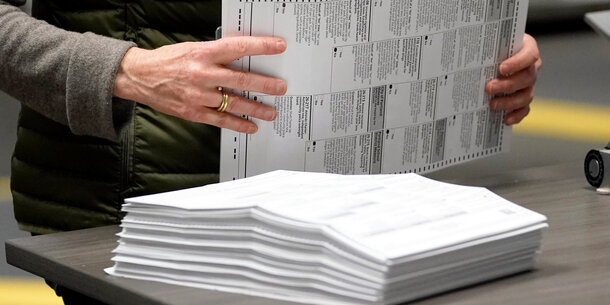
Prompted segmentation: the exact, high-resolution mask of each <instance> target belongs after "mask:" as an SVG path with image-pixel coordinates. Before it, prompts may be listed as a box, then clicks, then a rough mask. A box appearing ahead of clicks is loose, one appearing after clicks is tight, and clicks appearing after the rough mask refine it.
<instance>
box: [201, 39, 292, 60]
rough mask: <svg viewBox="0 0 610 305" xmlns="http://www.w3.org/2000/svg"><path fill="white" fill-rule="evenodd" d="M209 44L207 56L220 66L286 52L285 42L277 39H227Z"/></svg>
mask: <svg viewBox="0 0 610 305" xmlns="http://www.w3.org/2000/svg"><path fill="white" fill-rule="evenodd" d="M209 44H210V45H209V46H210V48H211V49H210V50H209V55H210V56H211V58H214V59H215V61H216V62H217V63H220V64H228V63H230V62H232V61H234V60H237V59H240V58H242V57H244V56H255V55H274V54H280V53H282V52H284V51H285V50H286V41H284V39H281V38H277V37H255V36H240V37H227V38H222V39H219V40H215V41H212V42H209Z"/></svg>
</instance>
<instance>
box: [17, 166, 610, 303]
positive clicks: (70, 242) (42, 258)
mask: <svg viewBox="0 0 610 305" xmlns="http://www.w3.org/2000/svg"><path fill="white" fill-rule="evenodd" d="M450 182H455V183H462V184H468V185H480V186H486V187H488V188H489V189H491V190H493V191H494V192H496V193H497V194H499V195H501V196H503V197H504V198H507V199H508V200H511V201H513V202H515V203H517V204H520V205H522V206H525V207H527V208H529V209H532V210H534V211H538V212H540V213H542V214H544V215H546V216H547V217H548V218H549V225H550V227H549V228H548V229H546V231H545V232H544V238H543V252H542V255H541V256H540V258H539V261H538V264H537V266H536V269H535V270H533V271H531V272H525V273H521V274H518V275H514V276H510V277H505V278H502V279H498V280H494V281H491V282H487V283H483V284H479V285H475V286H471V287H467V288H464V289H459V290H455V291H451V292H448V293H445V294H442V295H437V296H434V297H430V298H426V299H423V300H419V301H417V302H415V304H418V305H423V304H425V305H432V304H469V305H472V304H493V303H496V304H596V305H597V304H608V303H610V289H609V288H610V196H602V195H598V194H597V193H596V192H595V190H594V189H593V188H592V187H589V186H588V184H587V183H586V181H585V179H584V175H583V165H582V164H580V163H579V164H563V165H557V166H550V167H542V168H532V169H527V170H518V171H509V172H504V173H501V174H497V175H494V176H491V177H484V178H474V179H468V180H459V179H455V180H453V181H450ZM118 230H119V229H118V227H117V226H112V227H103V228H96V229H88V230H81V231H73V232H66V233H57V234H50V235H45V236H37V237H29V238H21V239H14V240H9V241H7V242H6V256H7V261H8V262H9V263H10V264H12V265H14V266H17V267H19V268H22V269H24V270H26V271H29V272H32V273H34V274H36V275H39V276H42V277H44V278H47V279H50V280H53V281H56V282H58V283H60V284H63V285H65V286H67V287H70V288H73V289H75V290H78V291H81V292H83V293H85V294H88V295H90V296H93V297H95V298H97V299H100V300H102V301H104V302H107V303H110V304H176V305H186V304H290V303H288V302H282V301H276V300H270V299H265V298H258V297H252V296H245V295H238V294H231V293H223V292H217V291H210V290H203V289H194V288H188V287H180V286H174V285H167V284H161V283H156V282H148V281H138V280H129V279H122V278H115V277H111V276H107V275H106V274H105V273H104V271H103V269H104V268H106V267H109V266H111V265H112V262H111V261H110V258H111V257H112V254H111V251H112V249H114V248H115V246H116V240H117V237H116V236H115V235H114V234H115V233H116V232H118Z"/></svg>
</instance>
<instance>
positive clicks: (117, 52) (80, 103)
mask: <svg viewBox="0 0 610 305" xmlns="http://www.w3.org/2000/svg"><path fill="white" fill-rule="evenodd" d="M133 46H135V44H134V43H132V42H127V41H122V40H118V39H113V38H108V37H104V36H100V35H97V34H93V33H85V34H83V35H81V39H79V41H78V43H77V44H76V45H75V46H74V48H73V49H72V52H71V54H70V62H69V64H68V74H67V77H66V112H67V113H66V116H67V118H68V126H69V127H70V129H71V130H72V132H73V133H74V134H77V135H91V136H96V137H101V138H106V139H110V140H117V139H118V138H119V136H120V134H121V130H122V129H123V128H124V127H125V126H126V125H127V124H128V123H129V120H130V119H131V117H132V114H133V102H131V101H127V100H122V99H116V98H114V99H113V96H112V93H113V91H114V79H115V77H116V74H117V72H118V69H119V66H120V64H121V61H122V59H123V56H124V55H125V52H127V50H128V49H129V48H131V47H133Z"/></svg>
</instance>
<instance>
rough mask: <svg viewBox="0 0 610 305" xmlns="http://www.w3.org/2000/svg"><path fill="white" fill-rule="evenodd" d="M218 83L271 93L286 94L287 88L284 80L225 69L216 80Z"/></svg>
mask: <svg viewBox="0 0 610 305" xmlns="http://www.w3.org/2000/svg"><path fill="white" fill-rule="evenodd" d="M215 81H216V82H217V85H218V86H221V87H225V88H232V89H238V90H245V91H254V92H260V93H265V94H271V95H284V94H285V93H286V90H287V86H286V82H285V81H284V80H281V79H278V78H274V77H269V76H264V75H260V74H256V73H250V72H245V71H236V70H230V69H225V70H224V71H223V73H222V75H220V76H219V77H218V78H217V79H216V80H215Z"/></svg>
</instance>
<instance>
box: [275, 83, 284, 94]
mask: <svg viewBox="0 0 610 305" xmlns="http://www.w3.org/2000/svg"><path fill="white" fill-rule="evenodd" d="M276 89H277V93H278V94H284V93H285V92H286V82H285V81H281V82H279V83H278V84H277V88H276Z"/></svg>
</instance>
